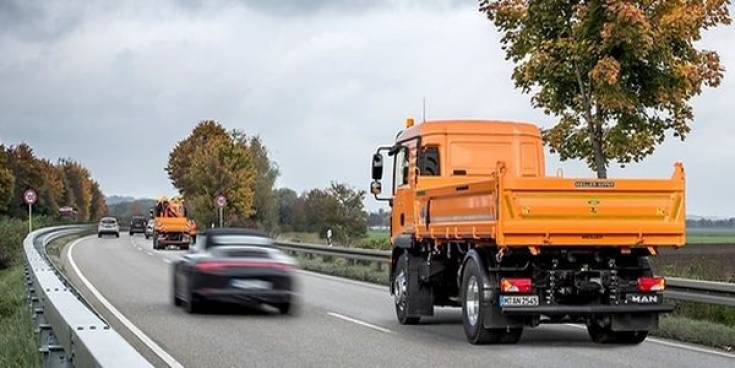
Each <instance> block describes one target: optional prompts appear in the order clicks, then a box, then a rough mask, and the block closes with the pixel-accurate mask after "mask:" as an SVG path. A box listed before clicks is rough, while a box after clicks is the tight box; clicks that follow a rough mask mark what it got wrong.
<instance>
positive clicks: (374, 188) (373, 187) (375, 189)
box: [370, 180, 383, 197]
mask: <svg viewBox="0 0 735 368" xmlns="http://www.w3.org/2000/svg"><path fill="white" fill-rule="evenodd" d="M382 191H383V186H382V185H381V184H380V182H379V181H377V180H376V181H374V182H372V183H370V193H372V194H373V195H374V196H376V197H377V196H378V194H380V192H382Z"/></svg>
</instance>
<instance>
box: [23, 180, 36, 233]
mask: <svg viewBox="0 0 735 368" xmlns="http://www.w3.org/2000/svg"><path fill="white" fill-rule="evenodd" d="M37 200H38V193H36V191H35V190H33V189H27V190H26V191H25V192H23V201H25V202H26V204H27V205H28V233H29V234H30V232H31V231H33V205H34V204H35V203H36V201H37Z"/></svg>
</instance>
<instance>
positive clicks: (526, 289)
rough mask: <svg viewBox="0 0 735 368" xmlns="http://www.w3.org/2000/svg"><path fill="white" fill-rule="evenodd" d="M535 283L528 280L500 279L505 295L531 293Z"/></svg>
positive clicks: (501, 289)
mask: <svg viewBox="0 0 735 368" xmlns="http://www.w3.org/2000/svg"><path fill="white" fill-rule="evenodd" d="M532 289H533V282H532V281H531V279H528V278H502V279H500V291H502V292H504V293H530V292H531V291H532Z"/></svg>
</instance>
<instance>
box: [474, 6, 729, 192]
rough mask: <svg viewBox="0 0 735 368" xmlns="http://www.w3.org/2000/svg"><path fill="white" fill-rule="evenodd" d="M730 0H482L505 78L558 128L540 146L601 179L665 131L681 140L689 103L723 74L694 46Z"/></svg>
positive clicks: (712, 54)
mask: <svg viewBox="0 0 735 368" xmlns="http://www.w3.org/2000/svg"><path fill="white" fill-rule="evenodd" d="M729 3H730V2H729V0H629V1H625V0H597V1H583V0H577V1H575V0H480V11H481V12H483V13H485V14H486V15H487V17H488V19H489V20H490V21H492V22H493V23H494V24H495V26H496V27H497V28H498V29H499V30H500V32H501V34H502V36H503V37H502V39H501V42H502V45H503V49H504V50H505V52H506V57H507V58H508V59H510V60H511V61H513V62H514V63H515V68H514V70H513V76H512V78H513V80H514V82H515V84H516V87H518V88H520V89H521V90H522V91H523V92H524V93H533V97H532V104H533V106H534V107H537V108H541V109H543V110H544V112H545V113H546V114H548V115H554V116H556V117H558V119H559V120H558V122H557V124H556V125H555V126H554V127H552V128H550V129H547V130H544V139H545V141H546V143H547V144H548V145H549V146H550V147H551V150H552V152H558V153H559V155H560V157H561V159H562V160H567V159H582V160H585V161H586V162H587V164H588V166H589V167H590V168H592V169H593V170H595V171H596V172H597V176H598V178H606V177H607V167H608V166H609V164H610V162H611V161H615V162H618V163H620V164H622V165H624V164H626V163H630V162H638V161H640V160H642V159H643V158H645V157H646V156H648V155H650V154H652V153H653V151H654V149H655V148H656V147H657V146H658V145H659V144H661V143H662V142H663V141H664V139H665V137H666V135H667V133H673V136H674V137H678V138H680V139H682V140H684V139H685V138H686V136H687V134H688V133H689V132H690V130H691V127H690V124H691V122H692V120H693V116H694V115H693V110H692V106H691V99H692V97H694V96H696V95H699V94H700V93H701V91H702V86H703V85H704V86H708V87H716V86H718V85H719V84H720V81H721V79H722V77H723V73H724V67H723V66H722V65H721V64H720V58H719V56H718V54H717V52H716V51H713V50H702V49H698V48H697V47H696V45H695V43H696V42H697V41H698V40H700V38H701V35H702V32H703V31H705V30H708V29H711V28H713V27H716V26H718V25H721V24H723V25H727V24H730V22H731V19H730V14H729V12H728V5H729Z"/></svg>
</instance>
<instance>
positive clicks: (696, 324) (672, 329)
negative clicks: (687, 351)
mask: <svg viewBox="0 0 735 368" xmlns="http://www.w3.org/2000/svg"><path fill="white" fill-rule="evenodd" d="M654 335H656V336H661V337H665V338H669V339H675V340H679V341H687V342H693V343H697V344H702V345H708V346H714V347H718V348H721V349H724V350H727V351H732V350H733V348H735V328H733V327H730V326H723V325H720V324H717V323H713V322H708V321H697V320H693V319H689V318H683V317H674V316H668V317H662V318H661V320H660V322H659V329H658V330H656V331H655V332H654Z"/></svg>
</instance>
